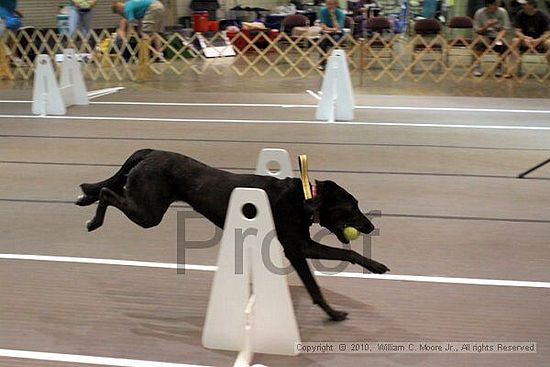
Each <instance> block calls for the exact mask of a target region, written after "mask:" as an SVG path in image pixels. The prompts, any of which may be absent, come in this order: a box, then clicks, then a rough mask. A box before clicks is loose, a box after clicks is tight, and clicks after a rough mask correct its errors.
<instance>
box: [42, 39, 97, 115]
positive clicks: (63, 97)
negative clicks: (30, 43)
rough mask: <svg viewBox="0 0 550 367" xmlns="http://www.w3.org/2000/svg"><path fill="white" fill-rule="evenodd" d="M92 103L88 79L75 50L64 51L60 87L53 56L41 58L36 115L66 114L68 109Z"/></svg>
mask: <svg viewBox="0 0 550 367" xmlns="http://www.w3.org/2000/svg"><path fill="white" fill-rule="evenodd" d="M88 104H89V100H88V93H87V91H86V85H85V84H84V77H83V75H82V71H81V70H80V65H79V64H78V61H77V59H76V55H75V52H74V50H73V49H65V50H64V51H63V61H62V63H61V77H60V81H59V84H58V83H57V80H56V77H55V72H54V69H53V65H52V61H51V60H50V57H49V56H48V55H38V56H37V58H36V68H35V70H34V85H33V97H32V113H33V114H35V115H43V116H45V115H64V114H65V113H66V112H67V107H68V106H72V105H88Z"/></svg>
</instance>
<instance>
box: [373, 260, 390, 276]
mask: <svg viewBox="0 0 550 367" xmlns="http://www.w3.org/2000/svg"><path fill="white" fill-rule="evenodd" d="M368 269H369V270H370V271H371V273H374V274H384V273H385V272H388V271H390V268H388V267H387V266H386V265H384V264H381V263H379V262H376V261H373V264H370V265H369V268H368Z"/></svg>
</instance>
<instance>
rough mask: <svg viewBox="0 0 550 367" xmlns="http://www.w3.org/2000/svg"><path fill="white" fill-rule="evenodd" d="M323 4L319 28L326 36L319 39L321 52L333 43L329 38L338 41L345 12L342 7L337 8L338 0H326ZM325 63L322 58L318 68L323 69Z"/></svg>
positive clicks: (344, 20)
mask: <svg viewBox="0 0 550 367" xmlns="http://www.w3.org/2000/svg"><path fill="white" fill-rule="evenodd" d="M325 4H326V6H324V7H323V8H321V12H320V19H319V22H320V25H321V30H322V31H323V33H325V34H326V35H327V37H326V38H324V39H323V40H322V41H321V44H320V45H319V46H320V47H321V49H322V50H323V52H325V53H327V52H328V51H329V50H330V49H331V48H332V45H333V43H332V42H331V39H332V40H334V42H338V41H339V40H340V38H342V36H343V34H344V33H343V30H344V26H345V23H346V14H345V13H344V11H343V10H342V9H340V8H338V0H327V1H326V3H325ZM326 63H327V60H326V59H323V61H321V65H320V66H319V68H320V69H321V70H324V69H325V65H326Z"/></svg>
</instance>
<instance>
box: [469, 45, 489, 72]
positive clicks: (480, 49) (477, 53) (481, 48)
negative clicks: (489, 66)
mask: <svg viewBox="0 0 550 367" xmlns="http://www.w3.org/2000/svg"><path fill="white" fill-rule="evenodd" d="M485 50H486V47H485V45H484V44H483V43H477V44H475V46H474V48H473V51H474V63H473V67H472V74H473V75H474V76H482V75H483V70H482V69H481V57H482V56H483V53H484V52H485Z"/></svg>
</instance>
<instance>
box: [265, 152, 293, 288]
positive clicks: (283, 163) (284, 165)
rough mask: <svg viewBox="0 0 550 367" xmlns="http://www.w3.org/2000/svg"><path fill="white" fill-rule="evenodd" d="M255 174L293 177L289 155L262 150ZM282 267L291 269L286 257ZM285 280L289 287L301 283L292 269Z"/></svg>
mask: <svg viewBox="0 0 550 367" xmlns="http://www.w3.org/2000/svg"><path fill="white" fill-rule="evenodd" d="M273 163H275V164H276V165H277V166H278V167H279V168H278V170H277V171H274V170H272V169H270V168H269V165H270V164H273ZM256 174H257V175H261V176H273V177H276V178H278V179H281V180H282V179H285V178H288V177H294V174H293V172H292V163H291V162H290V155H289V154H288V152H287V151H286V150H284V149H279V148H264V149H262V150H261V151H260V154H258V160H257V161H256ZM283 266H284V267H285V268H289V267H290V268H291V265H290V262H289V261H288V259H287V258H286V257H283ZM291 269H292V268H291ZM287 280H288V284H289V285H292V286H301V285H302V281H301V280H300V277H298V274H296V271H294V269H292V271H291V272H290V273H289V274H288V278H287Z"/></svg>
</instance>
